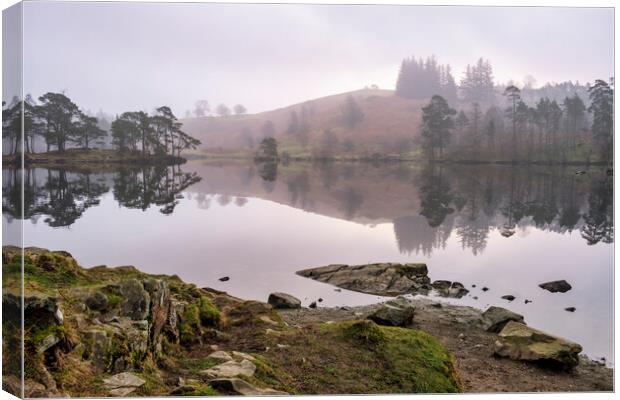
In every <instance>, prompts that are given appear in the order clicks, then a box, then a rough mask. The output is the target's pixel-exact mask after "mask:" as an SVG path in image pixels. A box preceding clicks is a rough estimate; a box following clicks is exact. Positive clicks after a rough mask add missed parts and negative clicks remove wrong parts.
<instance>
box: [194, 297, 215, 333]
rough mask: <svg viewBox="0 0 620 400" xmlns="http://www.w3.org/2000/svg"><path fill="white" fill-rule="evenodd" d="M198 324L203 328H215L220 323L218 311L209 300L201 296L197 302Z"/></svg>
mask: <svg viewBox="0 0 620 400" xmlns="http://www.w3.org/2000/svg"><path fill="white" fill-rule="evenodd" d="M198 303H199V313H200V322H201V323H202V325H204V326H217V325H218V323H219V321H220V311H219V310H218V309H217V308H216V307H215V305H213V303H212V302H211V300H209V299H208V298H206V297H205V296H201V297H200V300H199V302H198Z"/></svg>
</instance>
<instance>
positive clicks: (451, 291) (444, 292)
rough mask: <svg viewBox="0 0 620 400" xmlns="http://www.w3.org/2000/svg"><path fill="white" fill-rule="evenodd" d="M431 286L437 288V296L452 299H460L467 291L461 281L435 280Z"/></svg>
mask: <svg viewBox="0 0 620 400" xmlns="http://www.w3.org/2000/svg"><path fill="white" fill-rule="evenodd" d="M433 288H435V289H436V290H437V294H439V296H441V297H449V298H454V299H460V298H461V297H463V296H465V295H466V294H467V293H469V290H467V289H465V286H464V285H463V284H462V283H461V282H450V281H435V282H433Z"/></svg>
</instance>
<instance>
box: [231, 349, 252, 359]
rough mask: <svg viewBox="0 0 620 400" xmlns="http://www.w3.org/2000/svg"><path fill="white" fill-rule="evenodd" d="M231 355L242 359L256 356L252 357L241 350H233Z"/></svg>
mask: <svg viewBox="0 0 620 400" xmlns="http://www.w3.org/2000/svg"><path fill="white" fill-rule="evenodd" d="M232 355H233V357H238V358H241V359H243V360H248V361H254V360H256V358H254V356H251V355H249V354H248V353H243V352H241V351H233V352H232Z"/></svg>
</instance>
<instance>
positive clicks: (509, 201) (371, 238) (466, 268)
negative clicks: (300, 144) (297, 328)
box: [3, 160, 614, 365]
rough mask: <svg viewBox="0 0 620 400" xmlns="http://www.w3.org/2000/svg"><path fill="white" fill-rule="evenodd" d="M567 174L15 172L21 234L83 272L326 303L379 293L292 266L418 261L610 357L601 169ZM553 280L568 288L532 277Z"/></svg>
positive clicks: (8, 183)
mask: <svg viewBox="0 0 620 400" xmlns="http://www.w3.org/2000/svg"><path fill="white" fill-rule="evenodd" d="M577 169H581V167H580V168H577V167H565V168H560V167H542V166H530V167H526V166H518V167H513V166H500V165H497V166H489V165H484V166H480V165H478V166H469V165H445V166H439V165H434V166H429V165H424V164H407V163H400V164H399V163H383V164H381V163H379V164H371V163H322V164H310V163H296V162H293V163H290V164H288V165H283V164H280V165H277V166H275V165H254V164H253V163H251V162H247V161H221V162H220V161H208V162H207V161H205V160H191V161H189V162H188V163H186V164H184V165H182V166H175V167H168V168H166V167H151V168H137V169H134V168H125V169H118V170H106V171H97V170H92V169H89V170H82V171H75V170H74V171H71V170H61V169H39V168H37V169H30V170H27V171H26V173H25V174H24V198H25V204H24V212H25V217H26V220H25V223H24V236H25V244H26V245H27V246H38V247H44V248H49V249H53V250H60V249H62V250H67V251H69V252H70V253H71V254H72V255H73V256H74V257H75V258H76V259H77V260H78V262H79V263H80V264H81V265H83V266H87V267H90V266H96V265H101V264H106V265H111V266H114V265H135V266H136V267H138V268H139V269H141V270H143V271H145V272H149V273H163V274H176V275H178V276H180V277H181V278H182V279H183V280H185V281H188V282H193V283H195V284H196V285H198V286H200V287H204V286H208V287H212V288H215V289H220V290H225V291H227V292H229V293H230V294H232V295H235V296H238V297H241V298H245V299H256V300H261V301H266V300H267V297H268V295H269V293H271V292H274V291H283V292H287V293H290V294H292V295H294V296H296V297H298V298H300V299H302V301H303V303H304V304H305V305H308V304H309V303H310V302H312V301H316V300H317V299H318V298H322V299H323V302H321V303H319V304H320V306H325V307H330V306H343V305H361V304H369V303H373V302H376V301H378V300H379V299H380V298H378V297H377V296H372V295H366V294H361V293H355V292H350V291H346V290H342V292H336V291H335V290H334V287H333V286H330V285H327V284H323V283H319V282H315V281H313V280H309V279H306V278H302V277H299V276H297V275H296V274H295V271H298V270H300V269H304V268H309V267H317V266H323V265H327V264H334V263H343V264H365V263H371V262H387V261H396V262H424V263H427V264H428V268H429V276H430V278H431V280H437V279H445V280H451V281H459V282H462V283H463V284H464V285H465V287H466V288H468V289H469V290H470V292H469V294H468V295H467V296H465V297H463V298H461V299H443V300H444V301H449V302H452V303H457V304H464V305H470V306H474V307H477V308H481V309H485V308H486V307H488V306H489V305H498V306H502V307H506V308H509V309H511V310H513V311H516V312H518V313H521V314H523V315H524V316H525V320H526V322H527V323H528V324H529V325H531V326H533V327H536V328H539V329H542V330H545V331H549V332H550V333H554V334H558V335H560V336H563V337H566V338H569V339H572V340H575V341H577V342H578V343H580V344H582V345H583V347H584V352H585V353H586V354H588V355H589V356H590V357H592V358H598V357H605V358H606V359H607V361H608V364H610V365H613V273H614V271H613V256H614V254H613V244H612V242H613V186H612V181H613V179H612V177H611V176H607V174H606V173H605V170H604V169H602V168H594V167H590V168H586V169H585V171H586V173H585V174H582V175H577V174H575V171H576V170H577ZM19 183H20V176H19V174H18V173H17V171H14V170H9V169H4V170H3V216H4V218H3V231H4V232H9V231H14V229H15V227H16V224H18V220H17V219H16V217H17V216H18V215H19V212H18V211H17V210H19V198H20V197H19V187H20V185H19ZM7 241H10V239H9V238H8V237H7V235H5V242H7ZM5 244H7V243H5ZM14 244H17V243H14ZM225 276H228V277H230V280H228V281H226V282H222V281H220V280H219V278H222V277H225ZM558 279H565V280H567V281H568V282H569V283H570V284H571V285H572V286H573V289H572V290H570V291H568V292H567V293H550V292H548V291H546V290H543V289H541V288H539V286H538V285H539V284H540V283H543V282H546V281H551V280H558ZM473 285H475V287H473ZM485 286H486V287H488V288H489V290H488V291H486V292H485V291H482V287H485ZM504 295H513V296H515V297H516V299H515V300H514V301H512V302H509V301H507V300H504V299H502V298H501V297H502V296H504ZM525 299H527V300H531V303H527V304H526V303H525ZM566 307H575V308H576V311H575V312H568V311H565V310H564V309H565V308H566Z"/></svg>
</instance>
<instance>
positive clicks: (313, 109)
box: [182, 89, 424, 155]
mask: <svg viewBox="0 0 620 400" xmlns="http://www.w3.org/2000/svg"><path fill="white" fill-rule="evenodd" d="M349 95H351V96H353V97H354V98H355V100H356V102H357V103H358V105H359V106H360V108H361V109H362V111H363V113H364V119H363V120H362V121H361V122H360V123H359V124H358V125H357V126H355V127H354V128H350V127H348V126H347V124H346V121H345V119H344V117H343V113H342V107H343V105H344V102H345V99H346V98H347V96H349ZM423 103H424V101H420V100H408V99H404V98H400V97H397V96H394V92H393V91H391V90H379V89H363V90H358V91H354V92H349V93H342V94H337V95H333V96H327V97H322V98H319V99H315V100H310V101H306V102H304V103H300V104H295V105H291V106H289V107H285V108H280V109H276V110H272V111H266V112H262V113H258V114H249V115H243V116H229V117H203V118H188V119H183V120H182V122H183V126H184V129H185V130H186V131H187V133H189V134H190V135H192V136H194V137H197V138H198V139H200V140H201V141H202V143H203V149H219V148H221V149H223V151H230V150H231V149H235V150H240V149H246V150H250V149H251V145H252V144H254V146H256V145H257V144H258V142H259V141H260V140H261V139H262V138H263V136H264V135H263V132H262V126H263V124H264V123H265V121H268V120H269V121H272V122H273V124H274V126H275V131H276V133H275V137H276V138H277V139H278V141H279V142H280V144H281V145H280V148H281V149H283V150H287V151H289V152H290V153H291V154H294V155H303V154H304V153H308V154H310V153H311V152H313V151H314V152H316V151H317V150H318V148H319V147H320V146H321V145H322V143H324V141H325V140H324V132H325V130H327V129H331V131H332V132H333V133H334V135H335V138H336V144H335V145H332V146H329V147H330V148H331V149H332V150H333V151H334V152H335V153H336V154H338V153H343V152H345V151H346V153H348V154H357V155H370V154H372V153H374V152H380V153H387V154H395V153H401V152H404V151H407V152H408V151H411V150H413V148H414V146H413V141H412V139H413V137H415V136H416V135H417V133H418V130H419V125H420V115H421V107H422V105H423ZM304 108H305V109H306V114H307V122H308V128H309V129H308V134H307V139H306V140H305V141H304V140H303V139H302V140H300V139H299V138H297V137H295V136H293V135H289V134H287V132H286V131H287V127H288V124H289V119H290V116H291V113H292V112H293V111H296V112H297V114H298V116H299V115H301V113H302V109H304ZM249 137H251V139H249ZM304 142H305V143H304ZM304 144H306V145H304Z"/></svg>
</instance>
